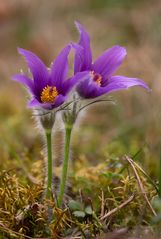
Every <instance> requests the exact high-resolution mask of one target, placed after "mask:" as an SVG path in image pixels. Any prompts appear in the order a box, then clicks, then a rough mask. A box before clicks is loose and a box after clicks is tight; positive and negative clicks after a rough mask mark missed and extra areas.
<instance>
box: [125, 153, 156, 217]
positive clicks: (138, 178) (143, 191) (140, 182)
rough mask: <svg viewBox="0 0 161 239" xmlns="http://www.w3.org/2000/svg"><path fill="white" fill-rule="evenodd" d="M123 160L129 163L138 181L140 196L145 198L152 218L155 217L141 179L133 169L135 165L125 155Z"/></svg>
mask: <svg viewBox="0 0 161 239" xmlns="http://www.w3.org/2000/svg"><path fill="white" fill-rule="evenodd" d="M125 159H126V160H127V161H128V162H129V164H130V165H131V167H132V169H133V171H134V174H135V177H136V179H137V181H138V185H139V187H140V190H141V192H142V194H143V196H144V198H145V201H146V202H147V204H148V207H149V209H150V210H151V212H152V213H153V214H154V216H156V215H157V214H156V212H155V211H154V209H153V207H152V205H151V203H150V202H149V200H148V197H147V195H146V192H145V190H144V186H143V183H142V181H141V179H140V176H139V174H138V173H137V170H136V168H135V165H134V162H133V160H132V159H131V158H129V157H128V156H126V155H125Z"/></svg>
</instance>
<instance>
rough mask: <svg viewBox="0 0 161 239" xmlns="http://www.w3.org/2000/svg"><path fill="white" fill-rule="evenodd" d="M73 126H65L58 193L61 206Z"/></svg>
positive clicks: (59, 205)
mask: <svg viewBox="0 0 161 239" xmlns="http://www.w3.org/2000/svg"><path fill="white" fill-rule="evenodd" d="M71 132H72V126H71V125H66V126H65V148H64V161H63V166H62V175H61V182H60V189H59V194H58V202H57V203H58V207H61V205H62V201H63V196H64V192H65V186H66V180H67V172H68V162H69V150H70V139H71Z"/></svg>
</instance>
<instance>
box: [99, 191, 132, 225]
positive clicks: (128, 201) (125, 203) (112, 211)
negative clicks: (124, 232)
mask: <svg viewBox="0 0 161 239" xmlns="http://www.w3.org/2000/svg"><path fill="white" fill-rule="evenodd" d="M133 199H134V195H132V196H130V197H129V198H128V199H127V200H126V201H125V202H123V203H122V204H120V205H119V206H118V207H116V208H114V209H112V210H111V211H109V212H108V213H106V214H105V215H104V216H103V217H101V220H104V219H106V218H107V217H110V216H111V215H113V214H114V213H116V212H117V211H119V210H120V209H122V208H123V207H125V206H126V205H127V204H129V203H130V202H131V201H132V200H133Z"/></svg>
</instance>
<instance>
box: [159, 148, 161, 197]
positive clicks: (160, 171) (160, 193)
mask: <svg viewBox="0 0 161 239" xmlns="http://www.w3.org/2000/svg"><path fill="white" fill-rule="evenodd" d="M160 152H161V150H160ZM159 197H160V199H161V153H160V165H159Z"/></svg>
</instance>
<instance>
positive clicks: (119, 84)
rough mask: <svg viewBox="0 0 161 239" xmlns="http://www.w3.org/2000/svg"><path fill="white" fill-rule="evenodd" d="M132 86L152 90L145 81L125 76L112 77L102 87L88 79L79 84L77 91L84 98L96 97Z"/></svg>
mask: <svg viewBox="0 0 161 239" xmlns="http://www.w3.org/2000/svg"><path fill="white" fill-rule="evenodd" d="M132 86H140V87H143V88H145V89H147V90H148V91H150V89H149V87H148V86H147V84H146V83H145V82H144V81H142V80H140V79H137V78H129V77H125V76H113V77H111V79H110V80H109V83H108V85H107V86H105V87H100V86H98V85H97V84H96V83H95V82H93V81H92V80H89V79H88V80H85V81H83V82H80V84H78V87H77V91H78V93H79V95H80V96H82V97H83V98H95V97H98V96H101V95H103V94H109V93H111V92H114V91H118V90H123V89H127V88H129V87H132Z"/></svg>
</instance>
